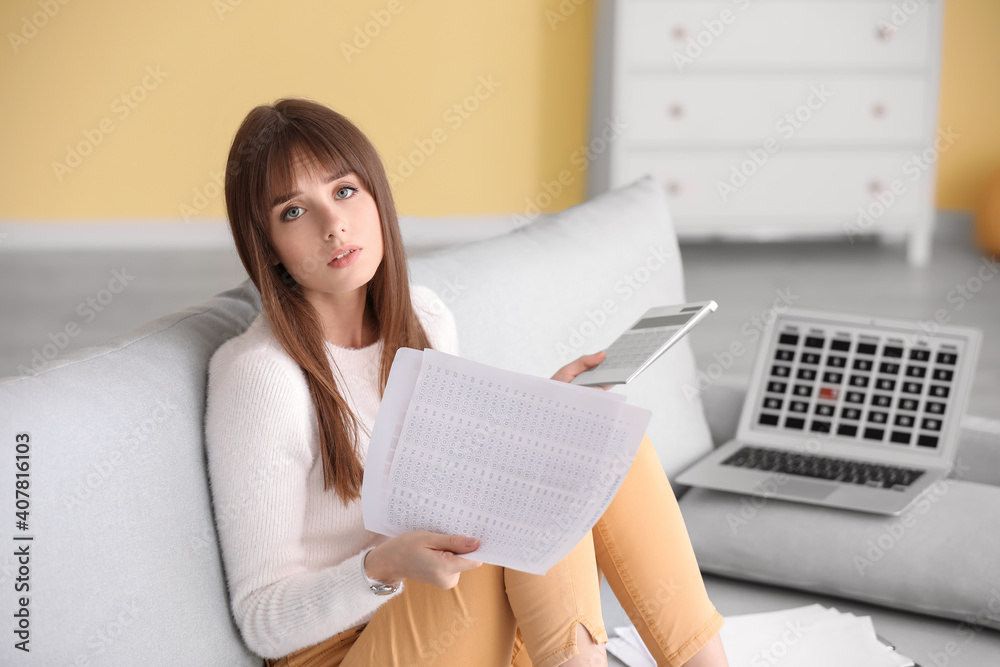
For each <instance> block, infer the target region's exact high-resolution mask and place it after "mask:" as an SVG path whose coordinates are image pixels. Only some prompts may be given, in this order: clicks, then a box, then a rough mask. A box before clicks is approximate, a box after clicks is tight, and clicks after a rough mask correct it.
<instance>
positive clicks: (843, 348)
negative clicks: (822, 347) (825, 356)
mask: <svg viewBox="0 0 1000 667" xmlns="http://www.w3.org/2000/svg"><path fill="white" fill-rule="evenodd" d="M830 349H831V350H838V351H840V352H848V351H849V350H850V349H851V341H849V340H834V341H830Z"/></svg>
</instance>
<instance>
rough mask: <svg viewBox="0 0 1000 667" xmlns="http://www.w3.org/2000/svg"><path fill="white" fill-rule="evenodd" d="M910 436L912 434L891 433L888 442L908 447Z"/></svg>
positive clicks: (905, 432)
mask: <svg viewBox="0 0 1000 667" xmlns="http://www.w3.org/2000/svg"><path fill="white" fill-rule="evenodd" d="M912 435H913V434H912V433H909V432H907V431H893V432H892V435H891V436H890V437H889V440H890V441H891V442H895V443H896V444H900V445H908V444H910V437H911V436H912Z"/></svg>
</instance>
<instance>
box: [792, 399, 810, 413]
mask: <svg viewBox="0 0 1000 667" xmlns="http://www.w3.org/2000/svg"><path fill="white" fill-rule="evenodd" d="M808 408H809V404H808V403H806V402H805V401H792V402H791V403H789V404H788V409H789V410H791V411H792V412H805V411H806V410H807V409H808Z"/></svg>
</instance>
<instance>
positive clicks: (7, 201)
mask: <svg viewBox="0 0 1000 667" xmlns="http://www.w3.org/2000/svg"><path fill="white" fill-rule="evenodd" d="M64 1H65V4H60V2H59V0H4V1H3V2H2V3H0V26H2V28H3V32H4V34H5V42H6V44H5V45H3V46H2V47H0V53H3V55H2V56H0V82H2V83H0V85H2V91H3V110H2V112H0V113H2V120H3V122H2V123H0V145H2V146H3V159H2V160H0V219H8V220H30V219H87V218H102V219H107V218H128V219H137V218H178V217H181V216H182V215H185V214H186V215H188V216H190V217H191V219H192V220H194V221H196V220H197V219H198V217H222V216H224V206H223V200H222V196H221V189H220V188H219V187H218V186H217V185H216V180H217V179H219V178H220V176H221V171H222V169H223V168H224V165H225V157H226V152H227V150H228V147H229V143H230V141H231V139H232V136H233V133H234V132H235V130H236V128H237V126H238V125H239V122H240V120H241V119H242V118H243V116H244V115H245V114H246V113H247V111H249V110H250V108H251V107H253V106H254V105H256V104H260V103H266V102H271V101H274V100H275V99H277V98H279V97H283V96H302V97H309V98H312V99H316V100H318V101H320V102H323V103H325V104H327V105H329V106H331V107H333V108H335V109H337V110H338V111H341V112H342V113H344V114H345V115H347V116H348V117H350V118H351V119H352V120H354V121H355V122H356V123H357V124H358V125H359V126H360V127H361V128H362V129H363V130H364V131H365V132H366V133H368V135H369V136H370V137H371V138H372V140H373V141H374V143H375V145H376V146H377V147H378V149H379V152H380V154H381V155H382V158H383V161H384V162H385V163H386V167H387V169H388V171H389V172H390V173H394V172H396V173H399V171H400V161H401V160H404V159H406V158H407V156H408V155H410V154H412V152H413V151H414V150H417V146H416V144H415V141H417V140H423V141H425V142H426V141H433V140H432V139H431V137H432V136H433V135H432V132H434V130H435V129H437V128H440V131H441V132H443V135H442V134H441V133H439V134H438V135H437V136H438V137H440V136H444V137H445V138H446V140H445V141H444V142H443V143H440V144H436V145H435V148H434V151H433V153H432V154H430V155H429V156H428V157H426V159H425V160H424V161H423V164H421V165H420V166H417V167H415V169H414V170H413V173H412V175H409V176H407V177H406V178H405V179H403V180H402V182H401V183H399V184H398V185H397V186H396V187H395V188H394V192H395V195H396V200H397V205H398V207H399V210H400V212H401V213H404V214H410V215H440V214H452V213H454V214H460V213H509V212H510V213H513V212H524V211H525V210H526V209H527V208H528V206H529V204H530V203H531V201H532V200H535V199H536V198H537V196H538V194H539V193H541V192H543V183H544V182H546V181H551V180H553V179H555V178H556V176H557V175H558V173H559V172H560V171H561V170H563V169H567V170H570V172H571V173H572V174H573V175H574V180H573V182H572V183H571V184H570V185H569V186H568V187H567V188H566V191H565V192H564V193H563V194H562V195H561V196H559V197H557V198H556V199H555V200H554V201H553V202H552V204H551V205H549V206H548V207H546V208H545V210H559V209H562V208H565V207H566V206H569V205H572V204H575V203H577V202H579V201H581V200H582V199H584V197H585V192H586V183H585V181H586V178H585V174H583V173H581V172H580V171H579V170H578V169H577V165H576V163H575V162H574V161H573V160H572V156H573V154H574V152H575V151H577V150H579V149H580V148H582V145H583V144H584V143H585V141H586V135H587V122H588V108H589V103H590V99H589V96H590V81H591V59H592V45H593V32H594V2H593V1H591V0H575V2H579V3H580V4H575V2H574V0H503V2H471V1H469V0H365V1H363V2H330V1H329V0H295V1H294V2H292V1H283V2H277V1H274V0H270V1H269V0H173V1H171V2H162V3H152V2H125V1H124V0H119V1H118V2H112V1H110V0H88V1H86V2H85V1H83V0H64ZM46 7H48V12H49V13H50V14H52V15H51V16H50V17H48V16H46V15H45V8H46ZM560 7H563V8H569V9H570V10H572V11H568V10H567V11H566V14H567V15H560V14H559V8H560ZM56 8H57V9H56ZM392 10H395V13H393V11H392ZM380 12H381V15H382V21H383V23H385V25H384V26H379V28H378V34H377V35H376V36H374V37H372V38H370V43H369V44H367V45H366V46H364V47H363V48H361V49H360V50H359V52H357V53H354V54H351V55H350V56H349V57H348V56H347V55H345V53H344V52H343V49H342V45H343V44H350V43H351V42H352V41H353V40H354V39H355V37H356V32H357V31H358V30H359V29H362V28H363V27H364V26H365V24H366V23H369V22H373V21H375V20H376V19H375V18H374V17H373V13H380ZM556 17H558V18H559V19H564V20H558V21H557V20H556ZM43 19H44V20H43ZM32 22H34V23H38V24H42V23H44V25H41V27H40V28H35V27H34V26H32V25H31V23H32ZM372 25H375V24H374V23H373V24H372ZM28 26H30V27H28ZM945 29H946V38H945V56H944V69H943V72H944V74H943V78H944V81H943V100H942V103H941V119H940V120H941V125H942V126H947V125H949V124H950V125H952V126H953V128H954V130H955V131H957V132H959V133H961V134H962V140H961V141H959V142H958V143H956V144H955V145H954V146H953V147H952V149H951V150H949V151H948V152H947V153H945V154H943V155H942V156H941V162H940V168H941V171H940V175H939V192H938V203H939V206H941V207H942V208H954V209H972V208H974V206H975V198H976V197H977V196H978V188H979V185H980V183H982V181H983V180H984V178H985V176H986V174H987V173H988V171H989V170H990V169H992V168H995V167H997V166H998V165H1000V127H998V124H997V123H996V119H997V118H998V117H1000V86H998V82H1000V39H998V38H997V30H998V29H1000V3H997V2H996V0H948V2H947V12H946V25H945ZM15 35H20V37H14V36H15ZM151 72H159V74H158V75H157V76H153V74H151ZM483 80H492V81H493V82H495V83H496V84H499V85H497V86H496V87H495V89H493V90H492V91H490V90H488V89H487V88H485V87H483V86H481V84H480V82H481V81H483ZM477 92H478V93H479V95H480V96H481V97H482V98H483V99H475V97H474V96H475V95H476V93H477ZM122 96H125V99H122ZM470 96H473V97H471V98H470ZM140 97H144V99H142V100H141V101H139V100H138V99H137V98H140ZM463 102H464V103H466V104H467V105H468V106H470V107H471V106H477V107H478V108H476V109H475V110H473V111H471V112H469V113H468V114H467V116H468V117H467V118H462V117H460V116H458V115H456V113H455V112H454V111H451V112H450V113H449V110H450V109H452V107H453V106H454V105H462V104H463ZM129 103H131V106H130V104H129ZM133 106H134V108H133ZM81 142H82V143H83V144H84V148H86V147H87V146H88V145H93V148H92V151H91V152H90V153H89V154H88V155H85V156H82V157H80V158H79V164H76V163H75V161H74V160H73V159H72V158H70V159H69V160H67V146H77V145H79V144H80V143H81ZM425 145H428V144H426V143H425ZM54 163H62V164H63V165H65V167H64V168H61V169H60V172H61V173H56V170H55V169H54V167H53V165H54Z"/></svg>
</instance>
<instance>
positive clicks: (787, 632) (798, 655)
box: [608, 604, 914, 667]
mask: <svg viewBox="0 0 1000 667" xmlns="http://www.w3.org/2000/svg"><path fill="white" fill-rule="evenodd" d="M615 633H616V634H617V635H618V636H617V637H614V636H612V637H610V638H609V639H608V652H609V653H612V654H613V655H615V656H616V657H617V658H618V659H619V660H621V661H622V662H624V663H625V664H626V665H628V666H629V667H647V666H648V667H656V662H655V661H654V660H653V656H652V655H651V654H650V653H649V651H648V650H646V646H645V645H644V644H643V643H642V639H641V638H640V637H639V633H638V632H636V629H635V626H632V625H628V626H625V627H620V628H615ZM720 634H721V636H722V645H723V646H724V647H725V649H726V657H727V658H728V661H729V664H730V665H733V666H734V667H735V666H736V665H748V666H749V667H765V666H766V667H844V665H850V666H851V667H911V666H912V665H913V664H914V662H913V661H912V660H910V659H909V658H906V657H904V656H902V655H900V654H899V653H897V652H896V651H895V650H893V648H892V647H890V646H887V645H885V644H883V643H882V642H881V641H879V639H878V636H877V635H876V634H875V627H874V625H872V619H871V617H870V616H855V615H854V614H848V613H841V612H840V611H837V610H836V609H828V608H826V607H824V606H822V605H819V604H813V605H809V606H808V607H798V608H796V609H786V610H783V611H773V612H767V613H762V614H745V615H743V616H727V617H726V622H725V625H723V626H722V632H721V633H720Z"/></svg>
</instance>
